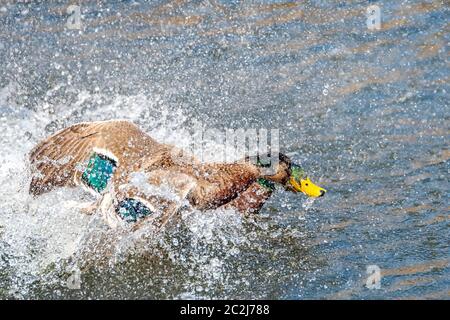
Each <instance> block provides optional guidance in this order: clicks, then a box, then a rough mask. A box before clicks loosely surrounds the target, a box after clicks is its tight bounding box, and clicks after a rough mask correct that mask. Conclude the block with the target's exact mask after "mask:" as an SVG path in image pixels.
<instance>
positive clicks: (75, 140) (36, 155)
mask: <svg viewBox="0 0 450 320" xmlns="http://www.w3.org/2000/svg"><path fill="white" fill-rule="evenodd" d="M160 148H161V145H160V144H159V143H158V142H156V141H155V140H153V139H152V138H151V137H150V136H148V135H147V134H146V133H145V132H143V131H142V130H140V129H139V128H138V127H137V126H136V125H135V124H133V123H132V122H129V121H126V120H113V121H99V122H89V123H79V124H75V125H72V126H70V127H68V128H65V129H63V130H61V131H59V132H57V133H56V134H54V135H52V136H50V137H49V138H47V139H46V140H44V141H42V142H41V143H39V144H38V145H37V146H36V147H35V148H34V149H33V150H32V151H31V153H30V163H31V169H32V174H33V177H32V181H31V184H30V193H32V194H33V195H39V194H42V193H45V192H47V191H50V190H51V189H52V188H54V187H57V186H74V185H77V184H79V183H80V179H81V177H82V175H83V170H84V169H83V166H84V168H85V166H86V164H87V162H88V161H89V162H90V161H91V160H92V156H93V154H99V155H100V158H98V159H94V160H92V161H97V160H98V163H94V164H93V165H100V166H103V167H104V168H105V167H106V169H108V168H107V166H108V165H110V166H117V167H121V166H122V168H121V170H133V168H123V167H124V165H125V166H136V165H137V164H138V163H139V162H140V161H139V160H141V159H143V157H148V156H151V153H152V152H155V151H156V150H158V149H160ZM102 159H106V160H107V161H104V163H102ZM108 161H109V162H108ZM108 170H109V169H108Z"/></svg>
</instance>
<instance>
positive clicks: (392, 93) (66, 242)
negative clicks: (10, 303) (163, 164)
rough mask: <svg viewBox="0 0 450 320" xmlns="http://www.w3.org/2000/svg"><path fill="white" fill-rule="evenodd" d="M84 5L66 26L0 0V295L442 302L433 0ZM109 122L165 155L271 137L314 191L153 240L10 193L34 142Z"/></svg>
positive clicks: (442, 153) (439, 89)
mask: <svg viewBox="0 0 450 320" xmlns="http://www.w3.org/2000/svg"><path fill="white" fill-rule="evenodd" d="M82 3H83V4H82V6H81V13H82V17H81V29H80V30H72V29H68V28H67V25H66V23H67V20H68V19H69V14H68V13H67V11H66V10H67V7H68V2H64V1H49V2H47V1H20V3H17V4H16V3H14V1H9V2H8V1H6V2H5V1H0V26H1V28H0V117H1V118H0V126H1V131H2V135H1V136H0V141H1V150H2V153H1V154H0V163H1V170H0V192H1V193H0V194H1V196H0V199H1V202H0V298H111V297H117V298H276V299H278V298H282V299H309V298H328V299H335V298H364V299H372V298H389V299H390V298H439V299H448V298H449V296H450V289H449V288H450V269H449V268H450V267H449V263H450V256H449V252H450V250H449V243H450V241H449V240H450V237H449V235H450V233H449V200H448V198H449V182H448V174H449V157H450V152H449V149H448V138H449V105H448V101H449V95H448V90H449V61H448V52H449V51H448V46H449V44H448V43H449V38H450V37H449V24H448V21H449V5H448V2H446V1H370V2H368V1H357V2H356V1H355V2H350V1H348V2H345V3H344V2H339V1H276V0H274V1H269V0H258V1H257V0H248V1H247V0H245V1H244V0H242V1H239V0H229V1H225V0H209V1H207V0H193V1H189V0H186V1H184V0H176V1H149V2H143V1H108V2H100V3H97V2H96V1H83V2H82ZM373 4H376V5H378V6H379V7H380V10H381V29H380V30H369V29H368V27H367V25H366V9H367V7H368V6H369V5H373ZM111 118H128V119H132V120H133V121H135V122H136V123H138V124H139V125H140V126H141V127H142V128H144V129H145V130H146V131H148V132H149V133H150V134H152V135H153V136H155V137H156V138H158V139H159V140H161V141H164V142H168V143H175V144H177V145H180V146H184V143H185V135H184V134H183V129H184V130H189V129H190V128H192V127H193V126H194V125H202V126H204V127H207V128H218V129H225V128H268V129H270V128H279V129H280V134H281V144H282V147H283V149H284V150H287V151H288V152H290V153H291V154H292V158H293V159H294V160H296V161H297V162H301V163H302V164H303V166H304V167H305V168H306V169H307V171H308V172H309V173H310V176H312V177H314V178H315V180H318V182H320V184H321V185H323V186H324V187H325V188H327V189H328V193H327V195H326V197H324V198H321V199H319V200H316V201H314V202H310V201H307V200H306V199H305V198H304V197H302V196H299V195H294V194H290V193H286V192H284V191H282V190H279V191H277V193H276V194H275V195H274V196H273V197H272V198H271V199H270V201H269V202H268V203H267V204H266V205H265V207H264V209H263V211H262V213H261V214H260V215H259V216H257V217H255V218H242V217H241V216H239V215H238V214H237V213H235V212H232V211H220V210H216V211H211V212H206V213H199V212H195V211H192V212H186V213H185V214H183V218H182V220H181V221H180V222H179V223H177V224H174V226H172V228H169V229H168V230H167V231H166V232H164V233H162V234H157V235H155V234H153V233H151V232H149V231H148V230H141V231H139V232H134V233H133V232H128V233H127V232H123V233H121V234H114V233H113V232H111V231H110V230H108V229H105V228H104V227H103V226H102V225H101V224H99V223H98V221H97V219H96V217H95V216H94V217H88V216H85V215H83V214H81V213H79V212H78V211H77V210H76V209H74V208H73V206H71V204H73V203H74V201H75V203H76V202H77V201H79V200H83V199H85V198H86V197H88V196H87V195H86V194H84V193H83V192H82V191H74V190H65V189H61V190H58V191H55V192H52V193H50V194H48V195H44V196H43V197H41V198H38V199H32V198H31V197H30V196H28V195H27V183H28V179H29V175H28V173H27V164H26V155H27V153H28V151H29V150H30V149H31V148H32V147H33V146H34V145H35V144H36V143H37V142H38V141H39V140H40V139H42V138H44V137H45V136H47V135H49V134H50V133H52V132H54V131H55V130H57V129H59V128H61V127H64V126H67V125H69V124H72V123H75V122H78V121H89V120H100V119H111ZM210 147H211V148H212V149H213V150H215V148H216V147H217V146H215V145H214V143H212V142H211V143H210ZM369 265H377V266H378V267H379V268H380V270H381V283H380V285H381V288H380V289H368V288H367V287H366V280H367V277H368V274H366V269H367V267H368V266H369ZM76 270H79V271H80V275H81V285H80V288H79V289H76V288H75V289H74V288H73V286H72V287H71V286H70V285H69V286H68V285H67V280H68V278H69V280H70V277H73V276H74V274H76ZM77 288H78V287H77Z"/></svg>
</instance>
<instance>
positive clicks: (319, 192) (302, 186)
mask: <svg viewBox="0 0 450 320" xmlns="http://www.w3.org/2000/svg"><path fill="white" fill-rule="evenodd" d="M289 182H290V184H291V185H292V187H293V188H294V189H295V190H296V191H298V192H303V193H304V194H306V195H307V196H308V197H314V198H317V197H322V196H323V195H324V194H325V192H327V190H325V189H323V188H321V187H319V186H318V185H315V184H314V183H313V182H312V181H311V180H310V179H309V178H306V179H300V182H297V181H296V180H295V179H294V178H293V177H291V178H290V180H289Z"/></svg>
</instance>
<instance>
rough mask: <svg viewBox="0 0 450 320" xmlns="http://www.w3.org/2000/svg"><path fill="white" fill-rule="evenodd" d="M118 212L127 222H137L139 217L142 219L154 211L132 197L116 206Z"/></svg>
mask: <svg viewBox="0 0 450 320" xmlns="http://www.w3.org/2000/svg"><path fill="white" fill-rule="evenodd" d="M116 212H117V214H118V215H119V216H120V217H121V218H122V219H124V220H125V221H127V222H136V221H137V220H138V219H142V218H144V217H147V216H149V215H151V214H152V213H153V212H152V211H151V210H150V209H149V208H147V207H146V206H145V205H144V204H143V203H142V202H140V201H138V200H136V199H131V198H127V199H125V200H123V201H121V202H120V203H119V205H118V206H117V207H116Z"/></svg>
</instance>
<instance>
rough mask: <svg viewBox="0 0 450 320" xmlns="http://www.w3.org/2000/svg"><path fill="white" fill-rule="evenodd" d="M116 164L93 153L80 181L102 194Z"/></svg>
mask: <svg viewBox="0 0 450 320" xmlns="http://www.w3.org/2000/svg"><path fill="white" fill-rule="evenodd" d="M115 168H116V162H115V161H114V160H112V159H110V158H108V157H106V156H104V155H102V154H98V153H94V154H93V155H92V156H91V158H90V159H89V162H88V165H87V168H86V170H85V171H84V172H83V175H82V176H81V179H82V180H83V182H84V183H85V184H86V185H87V186H89V187H90V188H92V189H94V190H95V191H97V192H102V191H103V190H105V188H106V186H107V185H108V182H109V180H110V179H111V177H112V175H113V173H114V169H115Z"/></svg>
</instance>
